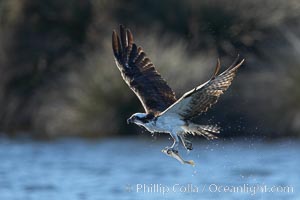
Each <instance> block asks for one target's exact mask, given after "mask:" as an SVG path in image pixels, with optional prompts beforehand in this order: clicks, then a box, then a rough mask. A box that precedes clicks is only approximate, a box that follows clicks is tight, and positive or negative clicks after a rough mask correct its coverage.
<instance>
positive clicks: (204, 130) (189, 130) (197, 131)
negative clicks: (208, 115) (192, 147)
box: [184, 123, 220, 140]
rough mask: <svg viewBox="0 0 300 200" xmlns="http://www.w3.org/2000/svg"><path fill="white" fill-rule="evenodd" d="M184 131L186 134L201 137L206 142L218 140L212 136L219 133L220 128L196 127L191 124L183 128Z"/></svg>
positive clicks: (213, 126)
mask: <svg viewBox="0 0 300 200" xmlns="http://www.w3.org/2000/svg"><path fill="white" fill-rule="evenodd" d="M184 129H185V133H186V134H192V135H202V136H203V137H205V138H206V139H208V140H213V139H216V138H218V137H217V136H216V135H214V134H217V133H220V128H219V127H218V126H217V125H198V124H193V123H191V124H189V125H188V126H185V127H184Z"/></svg>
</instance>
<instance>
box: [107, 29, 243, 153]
mask: <svg viewBox="0 0 300 200" xmlns="http://www.w3.org/2000/svg"><path fill="white" fill-rule="evenodd" d="M112 49H113V53H114V57H115V62H116V65H117V67H118V68H119V70H120V72H121V75H122V77H123V79H124V81H125V82H126V83H127V85H128V86H129V87H130V89H131V90H132V91H133V92H134V93H135V94H136V96H137V97H138V98H139V100H140V102H141V103H142V105H143V107H144V109H145V113H135V114H133V115H132V116H131V117H130V118H129V119H128V120H127V122H128V123H135V124H137V125H138V126H142V127H144V128H146V129H147V130H148V131H149V132H151V133H155V132H161V133H169V134H170V135H171V136H172V138H173V140H174V142H173V145H172V146H171V147H166V148H165V149H166V150H167V151H173V152H177V153H178V144H179V141H181V142H182V144H183V146H184V147H185V148H186V149H187V150H192V143H191V142H190V141H189V140H187V139H186V136H187V134H192V135H201V136H204V137H205V138H207V139H214V138H217V137H216V135H215V134H217V133H219V131H220V129H219V128H218V127H217V126H216V125H199V124H196V123H194V122H193V119H194V118H195V117H196V116H199V115H200V114H201V113H204V112H206V111H207V110H208V109H209V108H210V107H211V106H212V105H213V104H215V103H216V102H217V101H218V99H219V97H220V95H221V94H223V93H224V92H225V91H226V90H227V89H228V87H229V85H230V84H231V81H232V80H233V78H234V76H235V74H236V72H237V70H238V69H239V67H240V66H241V65H242V63H243V62H244V60H241V62H239V63H238V60H239V57H237V58H236V59H235V61H234V62H233V64H232V65H231V66H230V67H228V68H227V69H226V70H225V71H224V72H222V73H219V70H220V67H221V66H220V61H219V59H218V62H217V65H216V68H215V70H214V73H213V75H212V77H211V78H210V79H209V80H208V81H207V82H205V83H203V84H202V85H200V86H197V87H195V88H194V89H192V90H190V91H189V92H187V93H185V94H184V95H183V96H182V97H180V98H179V99H177V98H176V96H175V93H174V92H173V90H172V89H171V88H170V87H169V86H168V84H167V82H166V81H165V80H164V79H163V78H162V77H161V75H160V74H159V73H158V72H157V71H156V69H155V67H154V64H153V63H152V62H151V60H150V59H149V58H148V56H147V55H146V53H145V52H144V51H143V49H142V48H141V47H138V46H137V45H136V44H135V43H134V41H133V36H132V33H131V32H130V30H129V29H126V28H125V27H124V26H123V25H120V33H119V35H118V34H117V32H116V31H115V30H114V31H113V33H112Z"/></svg>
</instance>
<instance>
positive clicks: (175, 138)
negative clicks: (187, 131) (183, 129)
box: [170, 133, 179, 153]
mask: <svg viewBox="0 0 300 200" xmlns="http://www.w3.org/2000/svg"><path fill="white" fill-rule="evenodd" d="M171 136H172V138H173V140H174V142H173V144H172V146H171V148H170V150H172V151H173V152H176V153H178V144H179V138H178V136H177V134H176V133H175V134H173V133H172V134H171Z"/></svg>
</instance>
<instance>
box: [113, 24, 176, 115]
mask: <svg viewBox="0 0 300 200" xmlns="http://www.w3.org/2000/svg"><path fill="white" fill-rule="evenodd" d="M112 48H113V52H114V56H115V61H116V64H117V66H118V68H119V70H120V71H121V75H122V77H123V79H124V80H125V82H126V83H127V84H128V86H129V87H130V88H131V90H133V92H134V93H135V94H136V95H137V97H138V98H139V100H140V101H141V103H142V105H143V107H144V109H145V111H146V112H147V113H154V114H159V113H160V112H162V111H164V110H165V109H166V108H168V107H169V106H170V105H172V104H173V103H174V102H175V101H176V97H175V93H174V92H173V91H172V89H171V88H170V87H169V86H168V84H167V82H166V81H165V80H164V79H163V78H162V77H161V76H160V74H159V73H158V72H157V71H156V70H155V67H154V65H153V64H152V62H151V61H150V59H149V58H148V57H147V56H146V54H145V53H144V51H143V50H142V48H141V47H137V46H136V44H135V43H134V42H133V36H132V34H131V32H130V30H129V29H125V28H124V26H122V25H120V38H119V36H118V34H117V33H116V31H113V34H112Z"/></svg>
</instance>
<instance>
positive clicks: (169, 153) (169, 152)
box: [161, 148, 195, 166]
mask: <svg viewBox="0 0 300 200" xmlns="http://www.w3.org/2000/svg"><path fill="white" fill-rule="evenodd" d="M161 152H163V153H164V154H166V155H167V156H170V157H172V158H175V159H176V160H178V161H179V162H180V163H181V164H189V165H192V166H195V162H194V161H193V160H183V159H182V157H181V156H180V155H179V153H178V151H174V150H171V149H166V148H165V149H163V150H161Z"/></svg>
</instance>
